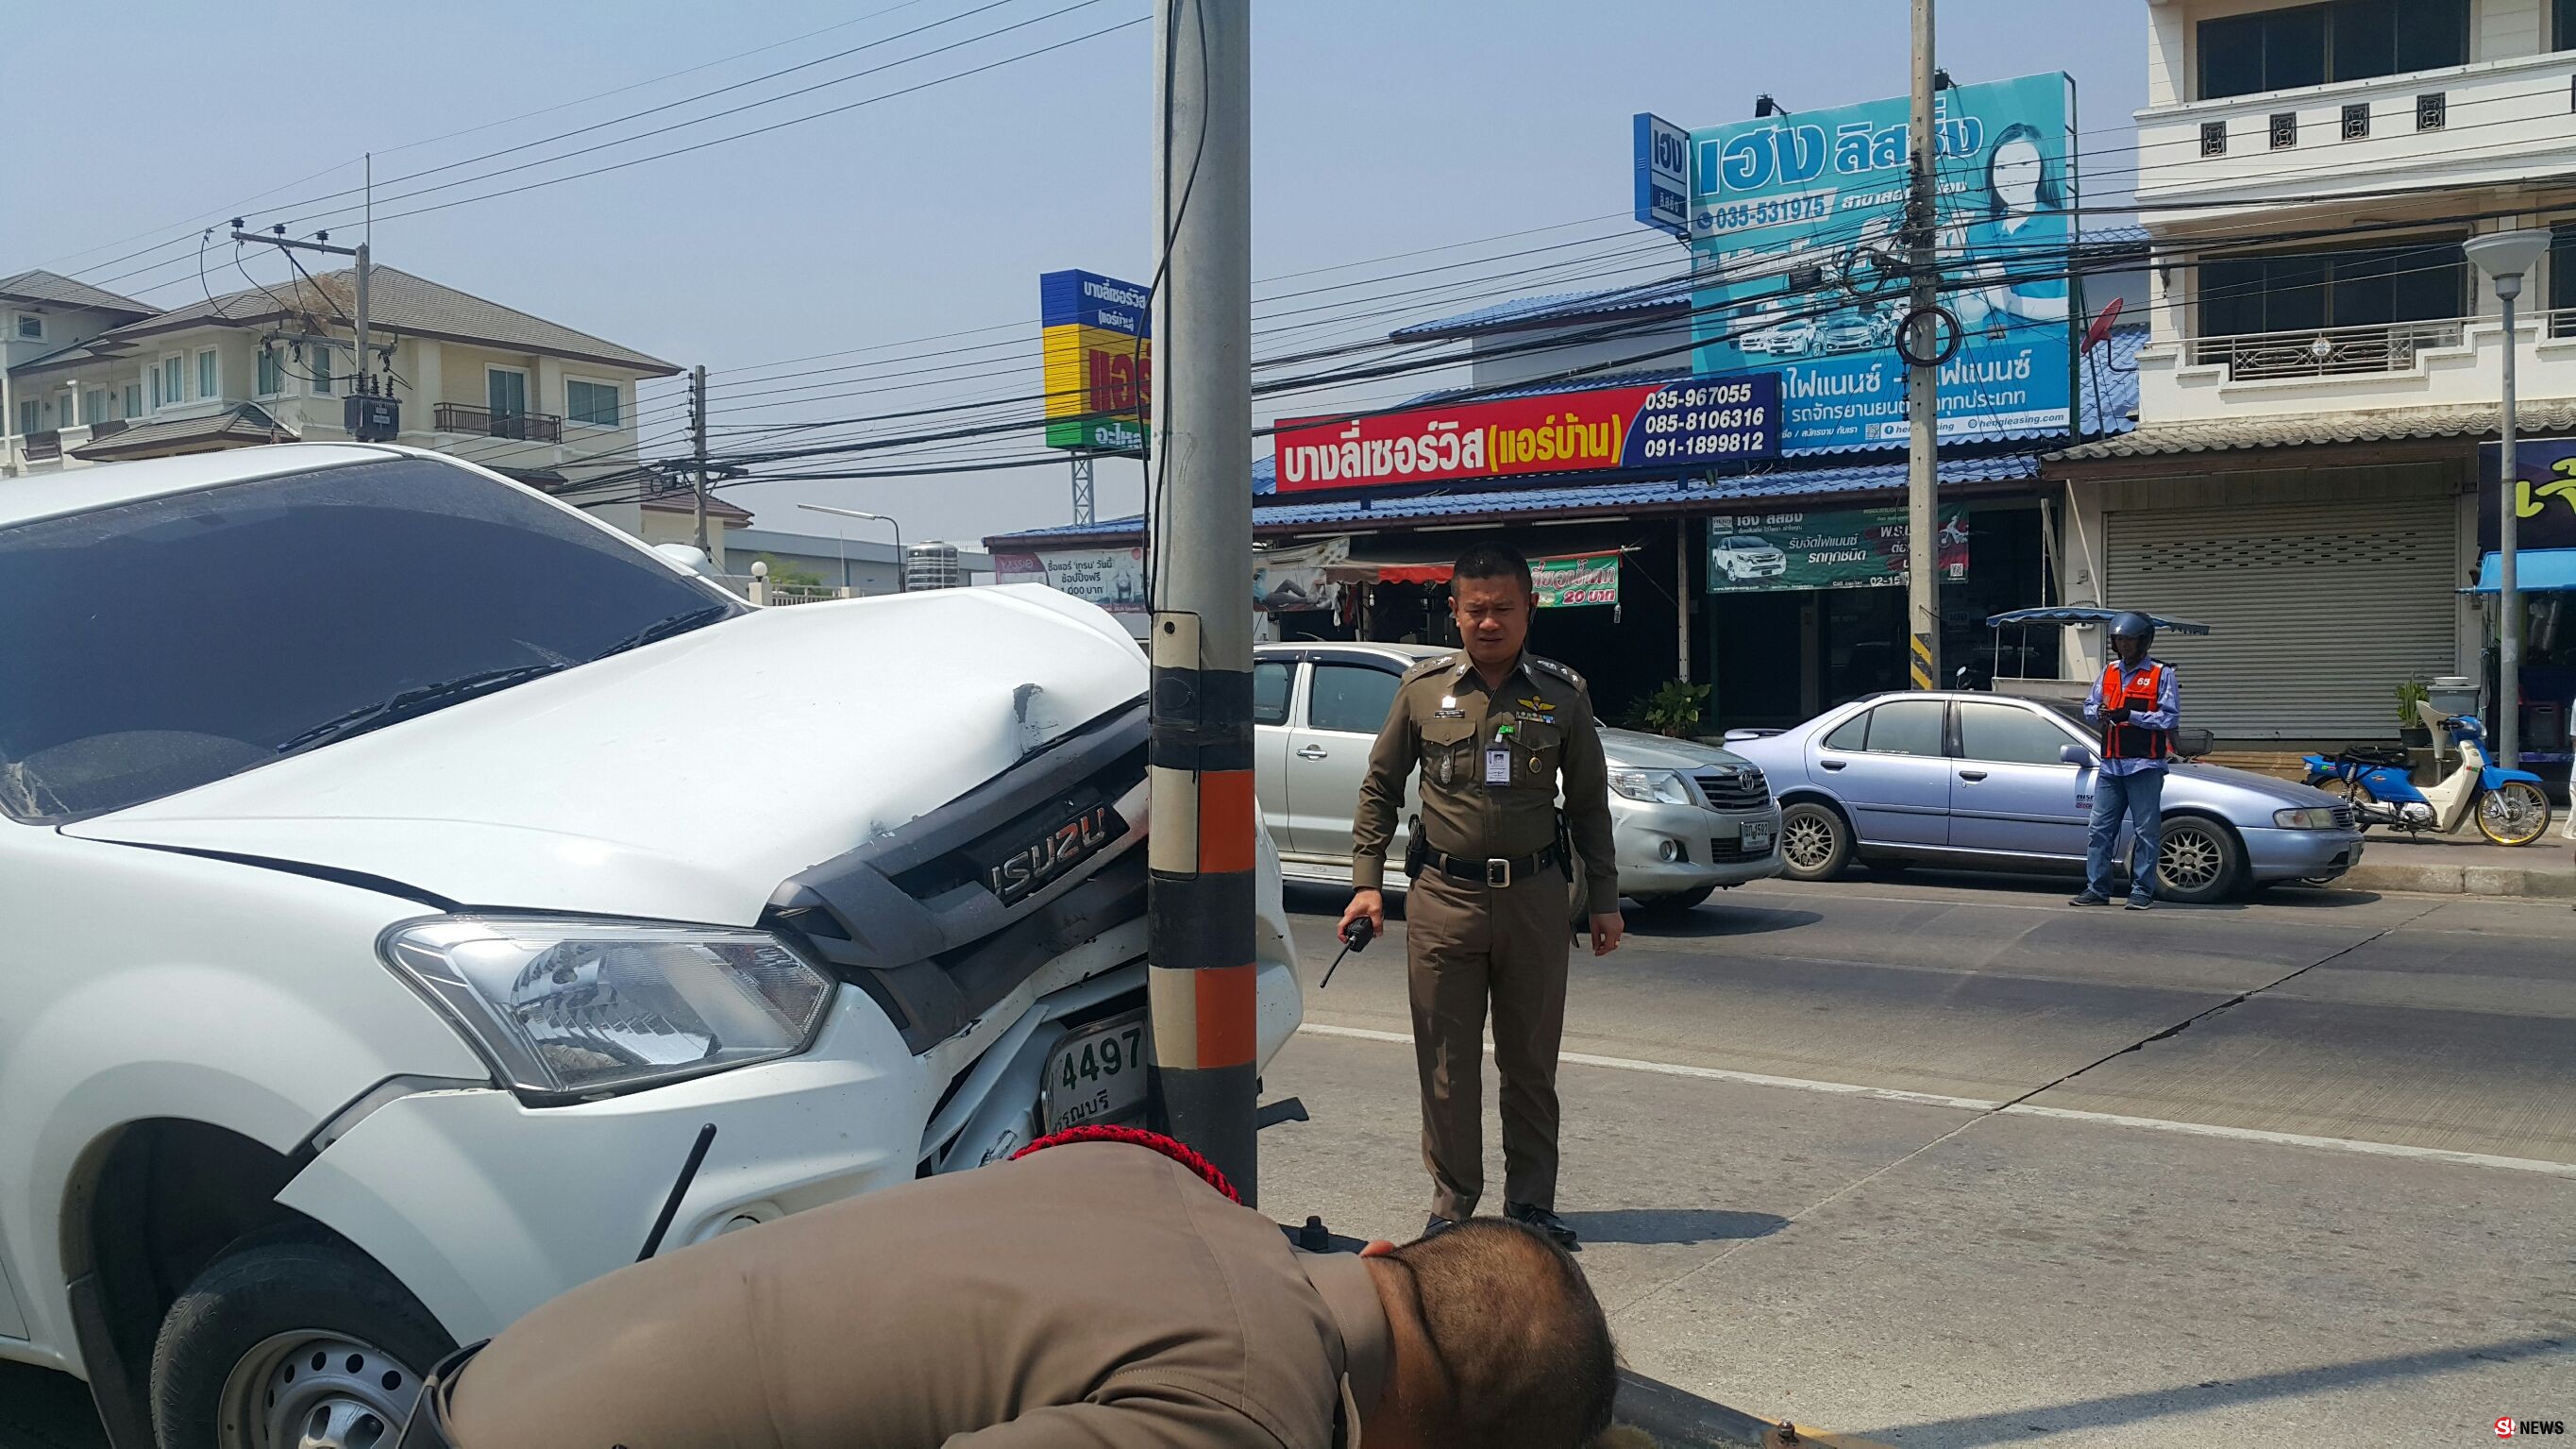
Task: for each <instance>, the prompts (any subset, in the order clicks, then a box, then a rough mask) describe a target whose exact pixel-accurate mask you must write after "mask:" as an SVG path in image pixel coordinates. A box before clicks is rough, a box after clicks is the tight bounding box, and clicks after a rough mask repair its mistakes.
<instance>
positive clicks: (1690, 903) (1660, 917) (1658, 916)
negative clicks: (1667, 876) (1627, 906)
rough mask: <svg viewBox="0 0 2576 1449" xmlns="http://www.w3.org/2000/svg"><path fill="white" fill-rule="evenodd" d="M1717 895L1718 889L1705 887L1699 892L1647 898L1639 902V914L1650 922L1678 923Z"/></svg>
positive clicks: (1711, 886) (1698, 890) (1679, 892)
mask: <svg viewBox="0 0 2576 1449" xmlns="http://www.w3.org/2000/svg"><path fill="white" fill-rule="evenodd" d="M1715 894H1717V887H1715V886H1713V885H1704V886H1701V887H1700V888H1698V889H1697V890H1687V891H1676V892H1674V893H1673V894H1671V895H1668V896H1646V897H1643V898H1640V899H1639V900H1638V902H1637V914H1639V915H1641V916H1644V917H1645V918H1646V919H1647V920H1650V921H1678V920H1680V919H1681V918H1682V917H1684V916H1687V915H1689V914H1690V913H1691V912H1692V911H1694V910H1696V909H1698V908H1699V904H1700V902H1702V901H1705V900H1707V899H1708V898H1709V897H1710V896H1713V895H1715Z"/></svg>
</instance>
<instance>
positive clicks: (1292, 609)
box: [1252, 534, 1351, 613]
mask: <svg viewBox="0 0 2576 1449" xmlns="http://www.w3.org/2000/svg"><path fill="white" fill-rule="evenodd" d="M1350 561H1351V540H1350V536H1349V535H1347V534H1344V535H1342V536H1339V537H1336V538H1327V539H1321V540H1318V541H1317V542H1314V543H1308V544H1300V545H1298V546H1296V547H1294V548H1270V549H1263V550H1261V551H1260V552H1258V553H1255V554H1254V555H1253V556H1252V607H1253V608H1254V609H1256V610H1259V611H1262V612H1265V613H1300V612H1307V611H1312V610H1316V609H1337V608H1339V607H1341V602H1342V586H1341V584H1340V582H1339V581H1337V580H1335V579H1334V578H1332V577H1331V575H1330V574H1329V573H1328V572H1327V570H1330V569H1334V568H1339V567H1345V566H1347V565H1348V564H1349V563H1350Z"/></svg>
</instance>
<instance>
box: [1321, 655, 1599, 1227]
mask: <svg viewBox="0 0 2576 1449" xmlns="http://www.w3.org/2000/svg"><path fill="white" fill-rule="evenodd" d="M1417 767H1418V768H1419V770H1420V772H1421V777H1422V782H1421V801H1422V823H1421V826H1420V828H1421V831H1422V837H1423V840H1424V842H1425V843H1427V844H1428V845H1430V846H1431V847H1432V848H1433V849H1435V850H1439V851H1442V852H1444V853H1446V854H1449V855H1453V856H1460V857H1464V863H1465V864H1467V865H1468V867H1469V871H1470V875H1471V876H1472V877H1473V878H1472V879H1469V880H1463V881H1462V880H1459V879H1457V878H1455V877H1453V876H1450V875H1447V874H1444V873H1443V872H1441V871H1438V870H1426V871H1424V872H1423V873H1422V874H1421V875H1420V876H1418V877H1416V878H1415V879H1414V881H1413V887H1412V891H1411V893H1410V894H1409V895H1407V896H1406V898H1405V908H1404V910H1405V921H1404V944H1405V955H1406V960H1407V964H1408V967H1409V969H1408V971H1407V972H1406V987H1407V990H1408V992H1409V994H1410V996H1411V1000H1412V1006H1413V1054H1414V1065H1415V1068H1416V1070H1417V1071H1418V1072H1419V1074H1420V1077H1421V1086H1422V1163H1423V1167H1424V1169H1425V1170H1426V1171H1428V1172H1429V1173H1430V1174H1431V1187H1432V1192H1431V1211H1432V1212H1433V1213H1436V1214H1438V1215H1439V1216H1441V1217H1444V1218H1448V1219H1450V1220H1452V1221H1459V1220H1463V1219H1465V1218H1467V1217H1468V1216H1470V1215H1471V1214H1473V1213H1474V1212H1475V1210H1476V1205H1477V1202H1478V1201H1479V1199H1480V1198H1481V1197H1482V1196H1483V1193H1484V1163H1485V1147H1484V1107H1483V1102H1482V1094H1483V1076H1482V1066H1483V1057H1484V1037H1485V1014H1486V1008H1487V1006H1488V1004H1489V1003H1490V1005H1491V1007H1492V1011H1493V1023H1494V1064H1495V1066H1496V1067H1497V1068H1499V1070H1500V1072H1501V1075H1502V1084H1503V1090H1502V1120H1503V1200H1504V1203H1505V1204H1506V1205H1507V1206H1508V1205H1511V1204H1519V1205H1522V1206H1525V1207H1539V1208H1549V1209H1553V1208H1555V1206H1556V1170H1557V1098H1556V1054H1557V1045H1558V1042H1559V1040H1560V1038H1561V1037H1562V1036H1563V1035H1564V1030H1565V972H1566V960H1565V957H1566V948H1567V943H1568V931H1567V928H1566V927H1567V922H1566V905H1567V891H1566V883H1565V877H1564V876H1563V875H1562V874H1561V873H1560V872H1559V868H1558V867H1556V866H1554V865H1549V866H1546V867H1544V868H1542V869H1540V870H1537V871H1535V872H1531V873H1530V874H1528V875H1526V876H1521V875H1516V876H1515V878H1514V880H1513V881H1512V883H1511V884H1510V885H1508V886H1504V887H1499V888H1497V887H1491V886H1488V885H1486V884H1485V877H1484V873H1483V871H1482V870H1481V869H1480V868H1479V867H1481V865H1482V863H1483V862H1484V861H1487V860H1513V861H1522V862H1525V861H1526V859H1527V858H1528V857H1530V856H1532V855H1535V854H1537V853H1538V852H1540V851H1542V850H1545V849H1546V848H1547V847H1548V846H1549V845H1550V844H1552V843H1553V842H1554V841H1555V839H1556V796H1557V789H1558V786H1559V784H1560V783H1562V785H1563V787H1564V792H1565V814H1566V823H1567V827H1568V829H1569V831H1570V832H1571V833H1572V835H1573V837H1574V850H1575V854H1576V855H1577V856H1578V857H1579V858H1580V859H1581V860H1582V862H1583V881H1584V891H1585V895H1586V897H1587V899H1586V901H1585V905H1586V907H1587V909H1588V910H1589V911H1590V913H1591V914H1593V915H1607V914H1609V913H1611V912H1613V911H1616V910H1617V909H1618V908H1619V862H1618V857H1617V854H1616V852H1615V850H1614V848H1613V846H1612V841H1611V830H1610V796H1609V770H1608V766H1607V764H1606V763H1605V762H1604V760H1603V758H1602V752H1601V734H1600V728H1599V725H1598V724H1597V723H1596V722H1595V721H1594V719H1593V717H1592V700H1591V698H1590V697H1589V696H1588V695H1586V694H1585V693H1584V689H1583V680H1582V677H1581V676H1580V675H1577V674H1576V673H1575V672H1574V671H1573V670H1570V669H1567V668H1566V667H1565V666H1563V665H1561V664H1557V663H1554V662H1553V661H1550V660H1545V659H1539V658H1536V657H1534V656H1532V655H1529V654H1523V655H1522V656H1521V658H1520V662H1519V663H1518V664H1517V665H1515V666H1514V667H1513V669H1512V672H1511V673H1510V674H1508V675H1506V676H1505V677H1504V679H1503V682H1502V684H1501V686H1499V687H1495V688H1489V687H1487V685H1486V684H1485V680H1484V676H1483V675H1481V674H1479V673H1477V672H1476V667H1475V665H1474V664H1472V663H1470V662H1469V661H1468V659H1467V656H1466V655H1465V654H1464V653H1460V654H1455V655H1451V656H1449V657H1447V658H1442V659H1433V660H1429V661H1427V662H1425V663H1423V664H1420V665H1417V666H1415V667H1414V668H1413V669H1412V670H1411V671H1409V672H1408V673H1406V675H1405V677H1404V682H1403V683H1402V684H1401V685H1399V686H1397V689H1396V693H1395V702H1394V703H1393V704H1392V705H1391V706H1389V708H1388V710H1387V719H1386V727H1385V728H1384V729H1382V730H1380V731H1379V732H1378V737H1377V745H1376V747H1375V748H1374V749H1373V750H1371V751H1370V753H1369V772H1368V779H1367V780H1366V782H1365V783H1363V784H1362V785H1361V786H1360V801H1359V809H1358V810H1357V812H1356V813H1355V818H1354V821H1353V827H1352V835H1353V839H1352V850H1351V857H1352V858H1351V884H1352V885H1353V886H1354V887H1356V888H1360V889H1375V888H1377V887H1378V886H1379V885H1380V884H1381V883H1382V882H1383V880H1384V879H1385V873H1386V851H1387V845H1388V842H1389V840H1390V839H1391V838H1392V837H1393V835H1394V833H1395V814H1396V811H1397V809H1398V808H1399V807H1401V806H1402V804H1403V803H1404V782H1405V779H1406V777H1407V776H1409V775H1411V774H1413V773H1414V771H1415V770H1416V769H1417Z"/></svg>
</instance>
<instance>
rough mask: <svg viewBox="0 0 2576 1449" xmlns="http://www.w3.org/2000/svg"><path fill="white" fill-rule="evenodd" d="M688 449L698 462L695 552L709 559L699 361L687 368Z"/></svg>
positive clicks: (702, 367)
mask: <svg viewBox="0 0 2576 1449" xmlns="http://www.w3.org/2000/svg"><path fill="white" fill-rule="evenodd" d="M689 451H690V453H691V454H692V455H693V456H694V457H695V458H696V459H697V462H698V487H697V495H696V501H697V514H698V552H700V553H702V554H705V555H706V556H707V557H708V558H710V559H713V558H714V557H715V551H714V550H713V549H712V548H710V547H708V546H707V365H706V364H705V363H703V362H701V363H699V364H698V365H697V366H695V367H692V368H690V369H689Z"/></svg>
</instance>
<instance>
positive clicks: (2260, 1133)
mask: <svg viewBox="0 0 2576 1449" xmlns="http://www.w3.org/2000/svg"><path fill="white" fill-rule="evenodd" d="M1297 1033H1298V1035H1300V1036H1330V1037H1344V1038H1348V1039H1351V1040H1354V1041H1375V1042H1389V1043H1393V1044H1395V1045H1397V1046H1411V1045H1412V1044H1413V1035H1412V1033H1410V1032H1402V1031H1380V1030H1377V1029H1375V1028H1372V1027H1365V1026H1327V1025H1324V1024H1323V1023H1321V1022H1306V1023H1304V1024H1302V1025H1300V1026H1299V1027H1298V1028H1297ZM1493 1049H1494V1048H1493V1043H1491V1042H1490V1041H1489V1042H1487V1043H1486V1044H1485V1051H1486V1053H1487V1054H1488V1055H1491V1054H1492V1052H1493ZM1557 1060H1558V1061H1560V1062H1572V1063H1574V1064H1575V1065H1577V1066H1585V1067H1607V1068H1609V1069H1611V1070H1613V1071H1622V1072H1647V1073H1651V1074H1653V1075H1656V1076H1663V1077H1695V1078H1698V1079H1700V1080H1702V1081H1711V1082H1741V1083H1743V1084H1745V1085H1747V1086H1753V1087H1787V1088H1790V1089H1792V1090H1795V1091H1801V1092H1826V1093H1831V1094H1833V1095H1835V1096H1845V1097H1871V1098H1876V1099H1878V1100H1880V1101H1886V1102H1914V1103H1918V1104H1921V1105H1924V1106H1932V1107H1952V1108H1957V1109H1959V1110H1961V1111H1966V1112H1995V1113H2000V1114H2004V1115H2011V1116H2022V1117H2053V1118H2056V1119H2058V1120H2060V1121H2066V1122H2100V1123H2105V1124H2108V1125H2110V1126H2114V1127H2144V1128H2148V1129H2150V1130H2152V1131H2157V1132H2181V1133H2186V1134H2189V1135H2191V1136H2194V1137H2221V1138H2228V1139H2232V1140H2234V1141H2238V1142H2261V1143H2266V1144H2269V1145H2271V1146H2275V1147H2321V1148H2325V1149H2327V1150H2328V1151H2333V1152H2358V1153H2363V1154H2365V1155H2368V1156H2373V1157H2413V1158H2418V1159H2422V1160H2426V1161H2432V1162H2449V1163H2456V1164H2458V1165H2460V1166H2463V1167H2497V1168H2504V1169H2506V1170H2508V1171H2513V1172H2537V1173H2541V1174H2543V1175H2545V1176H2550V1177H2570V1178H2576V1162H2551V1161H2549V1160H2547V1159H2545V1158H2537V1157H2499V1156H2495V1155H2493V1154H2490V1153H2485V1152H2453V1151H2449V1150H2447V1149H2445V1148H2440V1147H2414V1146H2410V1145H2408V1144H2406V1143H2402V1142H2368V1141H2364V1140H2362V1139H2360V1138H2356V1137H2311V1136H2309V1135H2307V1134H2306V1133H2302V1132H2266V1131H2264V1130H2262V1129H2260V1128H2255V1127H2219V1126H2214V1125H2212V1124H2210V1123H2206V1122H2174V1121H2168V1120H2166V1119H2164V1118H2161V1117H2126V1116H2122V1115H2120V1114H2119V1113H2116V1112H2085V1111H2079V1110H2077V1109H2075V1108H2071V1107H2041V1106H2036V1105H2034V1104H2031V1103H2027V1102H2024V1103H2017V1104H2014V1105H2012V1106H2006V1105H2005V1104H2003V1103H2001V1102H1991V1101H1987V1100H1985V1099H1983V1098H1978V1097H1945V1096H1941V1095H1939V1094H1937V1093H1933V1092H1906V1091H1899V1090H1898V1089H1896V1088H1894V1087H1863V1086H1858V1085H1856V1084H1854V1083H1851V1082H1820V1081H1816V1080H1814V1079H1812V1078H1808V1077H1774V1076H1768V1075H1765V1074H1763V1073H1761V1072H1731V1071H1727V1070H1725V1069H1724V1068H1722V1067H1694V1066H1686V1065H1683V1064H1682V1063H1679V1062H1649V1061H1640V1060H1638V1059H1636V1058H1634V1057H1604V1056H1595V1055H1593V1054H1591V1053H1589V1052H1562V1053H1559V1054H1558V1056H1557Z"/></svg>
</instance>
